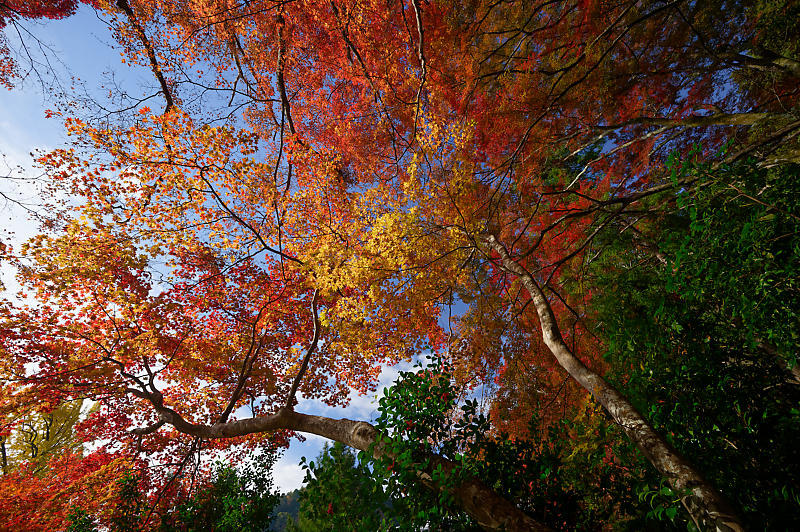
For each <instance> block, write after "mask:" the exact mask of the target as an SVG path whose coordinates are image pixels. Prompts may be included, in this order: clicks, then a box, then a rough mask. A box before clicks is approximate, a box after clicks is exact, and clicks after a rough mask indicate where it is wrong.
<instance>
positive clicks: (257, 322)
mask: <svg viewBox="0 0 800 532" xmlns="http://www.w3.org/2000/svg"><path fill="white" fill-rule="evenodd" d="M19 4H20V5H17V4H15V3H13V2H11V3H8V2H7V3H5V4H4V5H3V7H2V8H0V9H2V11H0V28H1V27H3V26H7V25H8V24H11V23H14V22H15V21H17V20H21V19H24V18H60V17H64V16H68V15H69V14H70V13H72V12H73V11H74V9H75V7H76V4H77V3H76V2H66V1H65V2H60V3H56V4H53V3H49V2H41V3H30V2H22V3H19ZM790 4H792V3H791V2H787V3H786V5H785V6H784V8H783V11H781V10H780V9H773V10H767V11H764V9H765V8H764V9H761V8H757V7H754V6H751V5H744V3H740V2H732V1H726V0H718V1H712V2H657V1H644V2H637V1H625V2H607V1H597V0H588V1H578V2H562V1H557V2H541V3H530V2H526V1H511V2H489V1H482V0H475V1H470V2H449V1H431V2H420V1H418V0H404V1H402V2H399V3H396V4H391V5H389V4H386V3H385V2H378V1H377V0H352V1H351V0H345V1H302V2H291V3H284V2H272V1H270V0H258V1H240V2H237V1H234V0H207V1H202V2H175V1H170V0H120V1H119V2H117V3H116V4H113V5H112V4H104V3H99V4H97V5H95V6H94V8H95V9H98V12H99V13H100V16H102V17H104V19H105V20H107V21H109V23H110V25H111V26H112V28H113V32H114V37H115V38H116V39H117V40H118V42H119V43H120V45H121V47H122V49H123V52H124V54H123V55H124V60H125V61H126V62H129V63H135V64H138V65H141V66H143V67H145V68H147V69H148V70H149V71H150V72H151V73H152V91H151V93H149V94H142V95H141V97H140V98H139V99H138V100H136V101H134V102H133V104H132V105H131V106H130V109H129V110H128V111H125V112H123V113H121V114H119V115H116V114H115V115H109V116H107V117H104V118H103V119H97V117H96V116H95V117H93V116H78V115H74V116H73V115H69V116H66V115H60V116H61V118H62V119H63V120H64V124H65V127H66V128H67V130H68V131H69V133H70V135H71V138H72V139H73V143H72V144H71V145H70V146H68V147H63V148H60V149H57V150H54V151H52V152H50V153H48V154H46V155H44V156H42V157H40V158H39V159H38V164H39V165H40V166H41V167H42V168H43V169H44V171H45V172H46V174H47V176H48V187H49V188H48V197H49V198H69V199H68V200H65V201H61V202H59V201H57V200H55V199H52V200H51V201H50V200H48V201H49V204H48V205H47V207H48V213H49V214H48V218H47V220H46V222H45V224H43V229H42V234H40V235H39V236H37V237H35V238H34V239H32V240H31V241H29V242H27V243H25V244H23V245H22V246H20V247H19V249H18V250H17V251H18V255H16V257H15V258H14V259H13V260H11V262H12V263H13V264H14V266H16V267H17V269H18V278H19V281H20V283H21V284H22V286H23V292H24V297H22V296H21V297H19V298H18V299H17V300H16V301H15V302H13V303H11V302H9V303H8V304H5V305H4V306H2V307H0V309H1V311H2V315H0V318H1V319H2V342H3V344H2V347H0V349H2V360H0V370H1V371H2V379H3V383H4V384H3V385H4V386H6V387H7V388H6V389H7V393H4V395H3V398H2V405H0V406H3V408H4V409H5V410H4V411H8V412H12V411H15V410H19V409H23V410H24V409H25V408H29V407H30V405H31V404H32V403H33V402H41V401H47V402H51V403H52V404H53V405H57V404H60V403H62V402H64V401H74V400H78V399H90V400H91V401H93V402H96V404H97V405H99V406H98V409H97V410H96V411H95V412H93V413H92V414H90V416H89V419H88V420H86V421H85V427H88V428H87V429H85V431H86V434H87V436H89V437H90V438H93V439H95V440H102V441H106V442H112V443H111V444H109V446H108V449H107V450H104V451H103V452H99V451H98V453H94V454H89V455H87V456H85V457H81V456H79V455H70V456H68V457H65V458H64V459H63V460H61V461H56V462H53V463H52V464H51V465H48V467H50V468H51V470H52V471H53V472H54V473H53V475H52V476H48V477H47V478H44V477H43V478H38V477H37V479H36V480H33V481H31V482H29V483H26V485H25V488H24V489H25V490H27V491H26V493H27V495H24V496H22V495H21V496H20V497H18V499H19V500H25V501H32V500H34V497H35V494H36V493H44V492H47V493H48V496H51V495H52V494H53V491H52V489H51V488H48V486H47V485H45V483H46V482H50V481H52V478H55V477H59V478H60V476H61V475H67V478H68V479H70V480H65V481H64V482H63V486H65V487H64V488H63V489H64V490H67V491H69V490H70V489H72V488H71V486H73V485H74V486H76V487H75V489H76V490H77V489H78V488H77V485H78V484H79V482H78V479H79V478H81V479H84V480H82V481H81V482H83V484H81V485H85V486H86V487H85V488H80V489H85V490H88V491H86V492H85V493H90V492H91V493H94V492H93V491H92V490H94V489H99V486H100V483H99V480H97V481H95V480H92V479H100V478H103V475H108V476H109V477H110V476H113V475H114V474H118V472H119V468H120V467H121V466H120V464H121V463H123V462H124V461H125V460H134V461H135V460H140V459H144V458H145V457H146V458H147V460H148V461H149V462H150V463H154V464H159V466H158V467H156V468H155V470H156V471H158V472H157V473H155V474H154V475H153V478H152V485H153V489H154V490H157V489H159V487H162V488H163V486H164V485H165V484H166V483H169V482H172V480H170V479H173V478H179V479H180V478H183V477H182V476H185V475H186V474H187V473H186V471H188V470H190V469H191V467H190V464H191V462H192V460H194V458H193V456H194V455H195V454H196V453H199V451H200V450H201V449H202V450H204V451H209V452H215V451H221V450H226V451H228V452H229V453H230V455H229V456H234V457H240V456H245V455H247V453H250V452H252V451H253V450H254V449H257V448H259V447H260V446H263V445H265V444H266V443H267V442H268V441H269V442H272V443H277V444H285V443H286V442H287V441H288V439H289V438H290V437H292V436H293V435H294V434H293V430H295V429H294V428H293V427H292V426H289V425H287V424H285V423H284V421H282V420H283V419H284V418H282V417H281V412H288V411H292V412H293V409H294V407H295V403H296V404H297V408H298V410H302V409H303V401H304V400H309V399H316V400H320V401H322V402H324V403H325V404H328V405H344V404H346V401H347V396H348V394H349V393H350V391H351V390H352V389H355V390H357V391H359V392H361V393H370V392H372V391H374V389H375V386H376V381H377V376H378V374H379V371H380V368H381V367H382V366H383V365H387V364H395V363H397V362H400V361H404V360H410V359H411V358H412V357H414V356H415V355H419V354H420V353H422V352H424V351H426V350H431V351H434V352H436V353H439V354H440V355H441V356H443V357H445V358H447V359H448V360H449V362H450V363H451V364H452V365H453V375H454V377H455V378H456V380H457V381H458V382H459V384H460V385H465V386H466V387H467V388H470V387H477V386H481V385H485V386H486V387H487V388H486V389H487V390H489V391H490V395H491V398H492V402H491V405H490V409H491V412H492V415H493V417H494V420H495V426H494V429H493V430H497V431H503V432H505V433H508V434H510V436H511V437H513V438H519V439H526V438H531V437H533V436H536V437H542V436H543V434H536V435H534V434H531V433H530V426H529V421H530V419H531V417H532V416H534V414H536V415H537V416H538V419H539V420H540V421H541V422H542V427H546V426H549V425H551V424H553V423H557V422H558V421H559V420H560V419H562V418H565V417H575V416H578V417H580V416H581V415H583V414H582V413H583V412H585V411H586V408H587V406H586V405H587V403H586V390H587V389H588V390H589V391H590V392H592V393H596V390H595V389H593V388H592V389H590V388H591V387H587V386H586V385H585V384H583V383H581V385H579V384H577V382H580V381H579V380H578V381H575V380H573V378H572V377H574V374H573V372H570V373H569V374H567V373H565V372H564V369H563V368H565V367H566V365H565V363H564V362H563V360H562V359H561V358H558V356H556V357H555V358H554V356H553V352H551V349H552V348H551V347H550V343H548V338H547V337H546V336H542V331H541V330H540V329H541V328H542V313H541V310H540V308H541V303H537V302H536V301H535V299H536V295H535V293H534V291H532V290H531V289H530V284H527V285H526V284H525V283H523V282H522V278H523V277H524V275H521V274H520V273H519V272H520V271H524V272H527V274H528V276H529V278H530V282H532V283H534V284H536V285H537V286H540V287H541V292H542V294H543V295H542V297H543V298H544V299H545V303H544V305H546V306H547V307H548V308H549V309H551V311H552V313H553V315H554V317H555V319H556V322H557V324H558V326H559V328H560V332H559V335H560V337H561V339H562V343H563V344H564V346H565V348H568V351H569V352H570V353H571V356H572V357H573V358H574V359H575V360H577V361H578V362H577V363H576V364H578V365H583V364H586V366H587V367H588V368H590V369H587V371H590V372H592V374H593V375H602V374H603V373H604V372H605V371H606V363H605V362H604V361H603V360H602V357H601V354H602V352H603V347H604V346H603V342H602V340H601V339H600V338H598V337H597V336H596V335H595V334H594V333H593V330H592V329H591V328H590V327H589V325H587V324H588V323H589V321H590V320H589V318H591V316H592V315H593V310H592V302H593V298H594V296H595V294H593V293H592V289H591V287H589V286H588V285H586V283H584V278H585V275H586V272H587V268H588V267H589V264H590V263H591V262H592V261H593V260H595V258H596V257H597V256H599V254H600V253H602V252H603V246H602V245H601V244H599V243H598V241H597V238H596V237H597V236H598V235H600V234H602V233H603V231H605V230H607V229H608V228H609V227H620V228H621V229H620V231H630V232H634V231H637V234H642V235H644V234H645V233H646V224H647V223H651V222H652V221H653V220H655V219H658V218H659V217H660V216H661V215H662V214H663V212H666V211H665V210H664V209H669V208H673V207H674V205H675V203H674V198H669V197H667V198H666V199H662V198H664V197H663V196H659V195H658V194H660V193H662V192H664V191H667V190H674V189H675V188H674V187H677V188H678V189H681V187H683V188H685V187H689V186H692V185H693V184H694V181H693V180H692V178H691V176H683V177H681V180H680V181H678V180H677V178H674V179H671V177H672V176H670V175H669V173H668V171H667V170H665V168H666V166H665V163H666V162H667V160H668V157H669V155H670V154H671V153H675V152H677V153H679V154H687V153H689V150H690V148H691V147H692V146H694V145H695V144H697V143H701V146H702V147H701V148H700V149H699V150H698V149H695V151H693V152H691V155H687V157H694V158H695V159H700V158H702V159H704V160H709V161H712V162H714V164H723V163H732V162H734V161H736V160H738V159H740V158H744V157H747V156H756V157H759V158H760V159H761V160H763V161H765V164H778V162H786V161H789V162H797V145H796V133H797V129H798V127H800V126H799V124H798V121H797V114H796V109H797V103H798V88H797V87H798V85H797V78H798V77H800V66H799V65H800V63H798V60H797V58H796V55H795V53H796V50H794V49H791V46H790V45H786V46H784V47H783V48H779V47H777V45H776V44H775V42H776V38H775V35H777V34H779V33H780V31H783V30H781V28H784V30H785V32H790V33H791V31H794V32H795V33H791V34H792V35H796V25H795V26H792V25H791V24H790V23H789V22H787V21H786V19H787V17H788V15H790V14H791V13H794V12H795V11H793V10H795V7H796V6H793V5H790ZM762 7H763V6H762ZM759 9H761V11H759ZM723 14H724V15H723ZM787 14H788V15H787ZM787 28H788V29H787ZM792 28H794V29H792ZM0 45H2V41H0ZM0 53H2V50H0ZM2 57H8V55H7V53H6V54H5V55H3V56H2ZM4 61H10V59H4ZM3 65H4V67H3V68H4V70H3V71H2V74H0V80H3V81H4V82H5V83H6V84H8V83H9V82H10V80H11V79H12V78H11V72H12V70H11V68H12V66H5V65H12V63H10V62H7V63H3ZM766 80H769V89H767V88H766ZM153 95H158V96H159V98H158V99H151V98H150V97H151V96H153ZM156 102H157V103H156ZM731 139H735V143H734V144H733V146H732V147H730V148H727V151H725V149H723V148H726V147H727V146H728V144H729V142H730V141H731ZM653 198H659V199H658V201H659V202H660V203H654V201H651V200H652V199H653ZM659 209H662V210H661V211H659ZM626 224H627V226H626ZM639 227H642V229H639ZM489 237H491V238H493V239H494V240H492V239H490V238H489ZM643 240H646V239H644V238H643ZM492 242H496V243H497V245H493V244H492ZM643 246H646V243H645V244H643ZM501 249H504V250H505V253H507V255H508V256H507V258H505V257H503V254H502V253H501V251H499V250H501ZM642 249H644V248H642ZM513 265H516V266H513ZM512 266H513V267H512ZM514 268H516V269H514ZM537 305H539V307H537ZM537 311H538V313H537ZM587 320H588V321H587ZM567 365H568V364H567ZM567 371H570V370H569V369H568V370H567ZM570 375H571V376H572V377H570ZM598 378H599V377H598ZM298 386H299V388H298ZM297 390H299V392H300V395H297V394H296V391H297ZM596 398H597V395H596ZM598 400H600V399H598ZM601 402H602V401H601ZM607 410H609V409H608V408H607ZM611 415H612V416H613V415H614V414H613V413H612V414H611ZM250 418H257V419H262V420H263V419H274V420H276V421H275V425H274V426H275V427H276V428H275V429H274V430H269V431H267V430H255V429H252V430H251V429H250V428H248V427H250V425H246V424H245V423H240V424H238V425H236V424H235V423H238V422H239V421H242V420H245V419H250ZM7 427H8V428H6V429H3V430H4V431H9V430H13V423H11V422H9V423H8V424H7ZM226 431H227V432H226ZM209 435H210V436H209ZM636 444H637V445H640V446H641V443H640V442H638V441H636ZM610 448H611V447H610V446H609V449H610ZM609 452H610V451H609ZM647 453H648V451H647V450H645V454H647ZM122 457H125V458H122ZM176 457H177V458H176ZM614 459H615V458H614V457H613V456H612V457H608V461H609V463H614ZM70 460H72V461H74V463H75V464H79V465H75V466H74V467H67V465H68V462H69V461H70ZM651 461H652V460H651ZM69 463H73V462H69ZM175 463H178V467H177V472H176V471H175V467H173V468H172V469H170V468H168V467H166V465H167V464H171V465H173V466H174V464H175ZM161 465H163V466H164V467H163V468H161V469H159V467H160V466H161ZM657 468H658V466H657ZM659 471H660V470H659ZM11 474H12V475H24V474H25V470H24V468H23V469H20V470H19V471H15V472H13V473H11ZM2 486H4V487H3V488H2V489H9V488H8V482H6V480H5V479H4V480H3V483H2ZM65 493H66V492H65ZM69 493H70V495H69V496H70V497H72V496H73V495H72V492H69ZM75 493H77V492H75ZM74 496H75V497H78V495H74ZM83 496H87V495H85V494H84V495H83ZM57 499H58V500H59V501H62V502H63V501H65V500H67V497H66V496H60V497H57ZM0 500H2V498H0ZM92 500H95V501H96V504H97V508H98V509H99V508H101V506H102V504H103V501H104V500H105V499H103V496H101V495H97V496H96V497H95V495H92ZM62 502H60V503H59V504H62ZM19 504H31V503H30V502H24V503H23V502H20V503H19ZM65 504H66V503H63V504H62V506H58V507H54V506H48V508H51V509H50V510H48V511H49V512H51V515H50V516H49V517H47V519H52V520H53V521H52V523H54V524H53V526H56V524H55V523H61V522H62V521H58V519H60V518H61V517H57V516H59V515H60V516H62V517H63V512H64V509H65V508H66V506H65ZM687 508H688V505H687ZM98 511H103V510H98ZM715 511H716V510H715ZM30 512H33V510H21V511H20V515H23V514H24V515H25V516H27V517H25V519H32V520H34V521H30V522H31V523H33V522H35V520H36V519H39V520H41V519H44V518H43V517H41V516H40V515H39V514H31V513H30ZM690 512H693V513H692V515H693V516H696V515H700V514H702V511H701V512H700V514H698V513H697V511H695V510H693V509H691V508H690ZM713 513H714V512H712V514H713ZM723 513H724V512H723ZM715 515H716V514H715ZM731 515H732V514H731ZM726 518H727V517H726ZM731 518H732V519H733V517H731ZM703 519H704V518H703ZM41 522H45V521H41ZM47 522H48V523H49V522H50V521H47Z"/></svg>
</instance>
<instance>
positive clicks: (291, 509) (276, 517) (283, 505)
mask: <svg viewBox="0 0 800 532" xmlns="http://www.w3.org/2000/svg"><path fill="white" fill-rule="evenodd" d="M299 510H300V490H299V489H297V490H294V491H290V492H289V493H286V494H284V495H283V496H282V497H281V500H280V502H279V503H278V505H277V506H276V507H275V510H273V512H272V524H271V525H270V527H269V529H270V531H272V532H283V531H284V530H286V523H287V522H288V521H289V519H293V520H294V521H297V513H298V511H299Z"/></svg>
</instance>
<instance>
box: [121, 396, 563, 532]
mask: <svg viewBox="0 0 800 532" xmlns="http://www.w3.org/2000/svg"><path fill="white" fill-rule="evenodd" d="M129 392H131V393H134V395H137V396H138V397H142V398H145V399H150V400H151V402H152V404H153V406H154V407H155V408H156V411H157V412H158V413H159V415H160V417H161V420H160V421H159V422H157V423H154V424H153V425H150V426H149V427H144V428H141V429H134V430H133V433H134V434H136V435H139V436H141V435H144V434H149V433H152V432H155V431H156V430H158V429H159V428H160V427H161V426H163V425H164V424H165V423H169V424H170V425H172V426H173V427H175V428H176V429H177V430H178V431H180V432H183V433H185V434H189V435H191V436H196V437H199V438H203V439H216V438H232V437H235V436H244V435H246V434H254V433H260V432H270V431H274V430H280V429H285V430H292V431H297V432H306V433H310V434H316V435H318V436H322V437H323V438H328V439H329V440H334V441H338V442H341V443H343V444H345V445H349V446H350V447H353V448H354V449H358V450H360V451H364V452H368V453H369V452H371V453H372V455H373V456H374V457H375V458H380V457H382V456H384V455H385V454H386V452H385V451H384V446H383V445H380V444H378V445H375V446H374V448H372V449H370V446H371V445H372V444H373V443H375V442H376V438H377V436H378V431H377V430H376V429H375V427H373V426H372V425H371V424H369V423H367V422H365V421H352V420H350V419H332V418H328V417H322V416H313V415H308V414H301V413H299V412H295V411H294V410H292V409H290V408H282V409H280V410H278V412H276V413H275V414H273V415H270V416H262V417H256V418H249V419H241V420H236V421H229V422H227V423H217V424H214V425H199V424H195V423H190V422H188V421H186V420H185V419H183V417H181V416H180V414H178V413H177V412H175V411H174V410H173V409H171V408H169V407H166V406H164V405H163V404H160V398H158V397H155V396H152V394H150V395H151V396H152V397H148V395H147V394H145V393H144V392H141V391H138V390H129ZM431 459H432V462H433V463H434V464H436V465H437V466H438V465H441V466H442V469H443V470H444V471H445V472H450V471H452V470H454V469H455V468H456V464H454V463H452V462H450V461H449V460H445V459H443V458H441V457H439V456H437V455H434V454H432V455H431ZM417 476H418V478H419V480H420V481H421V482H422V483H423V484H424V485H425V486H427V487H428V488H430V489H431V490H434V491H438V490H440V489H441V487H440V486H438V485H437V484H436V483H435V482H433V480H432V478H431V476H430V474H429V472H425V471H419V472H417ZM448 489H450V494H451V495H452V497H453V499H454V500H455V501H456V503H457V504H458V505H459V506H460V507H461V508H462V509H463V510H464V511H465V512H466V513H468V514H469V515H470V516H471V517H472V518H473V519H475V521H476V522H477V523H478V524H479V525H480V526H481V527H483V528H484V529H485V530H506V531H508V532H515V531H520V532H522V531H549V530H551V529H550V528H548V527H547V526H545V525H543V524H542V523H539V522H537V521H535V520H534V519H532V518H530V517H529V516H527V515H526V514H525V513H524V512H522V511H521V510H520V509H519V508H517V507H516V506H515V505H514V504H512V503H511V502H510V501H508V500H506V499H505V498H503V497H501V496H500V495H498V494H497V493H495V492H494V491H493V490H492V489H491V488H489V487H488V486H486V485H485V484H483V483H482V482H480V481H478V480H466V481H464V482H462V483H460V484H458V485H457V486H455V487H452V488H448Z"/></svg>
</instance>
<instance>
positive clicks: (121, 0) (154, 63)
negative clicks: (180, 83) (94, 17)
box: [117, 0, 175, 114]
mask: <svg viewBox="0 0 800 532" xmlns="http://www.w3.org/2000/svg"><path fill="white" fill-rule="evenodd" d="M117 7H119V8H120V9H121V10H122V11H123V12H124V13H125V16H127V17H128V22H130V24H131V26H133V29H134V31H136V34H137V36H138V37H139V40H140V41H141V43H142V46H144V50H145V52H147V58H148V59H149V60H150V68H151V69H152V71H153V74H155V76H156V79H157V80H158V83H159V85H161V92H162V93H163V94H164V99H165V100H166V101H167V105H166V107H164V114H167V113H169V112H170V110H171V109H172V108H173V107H174V106H175V100H174V98H173V97H172V91H171V90H170V88H169V85H167V80H166V79H165V78H164V73H163V72H162V71H161V65H159V64H158V59H157V58H156V52H155V50H154V49H153V45H152V43H151V42H150V40H149V39H148V38H147V34H146V33H145V32H144V28H143V27H142V25H141V24H140V23H139V20H138V19H137V18H136V15H135V14H134V12H133V9H131V6H130V5H129V4H128V0H117Z"/></svg>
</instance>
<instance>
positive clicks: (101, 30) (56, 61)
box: [0, 6, 410, 491]
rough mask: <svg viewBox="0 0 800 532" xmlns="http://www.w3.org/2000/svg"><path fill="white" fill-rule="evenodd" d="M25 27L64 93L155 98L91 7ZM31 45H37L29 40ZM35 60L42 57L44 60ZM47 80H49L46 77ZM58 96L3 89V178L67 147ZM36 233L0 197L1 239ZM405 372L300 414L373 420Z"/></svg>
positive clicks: (287, 461) (19, 193) (279, 469)
mask: <svg viewBox="0 0 800 532" xmlns="http://www.w3.org/2000/svg"><path fill="white" fill-rule="evenodd" d="M23 26H24V27H25V29H26V30H28V31H30V33H31V34H32V35H34V36H36V37H38V38H39V39H41V41H42V42H43V44H45V45H46V46H47V48H45V49H46V50H48V52H47V53H48V56H47V58H48V59H49V60H50V63H51V65H53V66H54V67H55V69H56V75H57V77H58V79H59V80H61V83H62V87H61V88H62V89H63V90H65V91H67V92H69V91H70V90H72V87H71V86H70V85H71V82H70V80H72V79H73V78H74V79H76V80H77V81H78V83H77V84H75V86H80V84H81V83H82V84H83V86H84V87H85V88H86V90H87V91H88V93H89V94H90V95H91V96H92V97H95V98H97V99H99V100H102V99H104V98H105V97H106V94H107V89H105V88H103V85H104V84H105V82H106V81H107V80H108V79H110V76H111V75H112V74H113V76H114V77H116V79H117V80H119V81H121V82H123V83H124V84H125V86H126V87H127V88H129V89H130V88H131V87H134V88H137V89H141V91H142V94H149V93H151V92H153V86H154V84H155V81H154V80H153V79H152V74H151V73H150V72H149V71H148V70H146V69H144V68H141V67H134V68H131V67H130V66H129V65H123V64H121V62H120V55H119V52H118V51H117V50H116V49H115V48H114V42H113V39H112V38H111V35H110V32H109V30H108V28H107V27H106V26H105V24H103V23H102V21H100V20H99V19H98V18H97V16H96V15H95V13H94V12H93V11H92V10H91V9H88V8H86V7H85V6H84V7H82V8H81V9H80V10H79V12H78V13H77V14H76V15H74V16H72V17H70V18H68V19H66V20H60V21H48V22H46V23H30V22H24V23H23ZM9 39H10V41H11V43H12V45H13V43H14V35H13V34H11V35H9ZM31 42H35V41H33V40H32V39H31ZM36 50H37V47H33V51H36ZM36 58H37V59H38V60H43V59H45V57H43V56H41V55H40V56H38V57H36ZM23 66H24V65H23ZM43 72H44V71H43ZM45 81H51V79H50V78H48V77H45ZM57 90H58V89H53V88H52V87H47V88H45V87H43V84H42V83H41V81H40V80H39V79H37V76H36V75H35V74H32V75H30V76H28V77H27V78H26V79H25V80H24V81H23V82H21V83H19V84H18V85H17V87H16V88H15V89H14V90H11V91H8V90H5V89H0V91H1V92H0V154H2V155H3V157H4V159H5V163H3V162H2V161H0V175H3V176H6V175H9V172H8V171H7V167H16V166H20V167H22V169H23V170H22V175H25V176H27V177H33V176H36V175H38V171H37V170H36V169H35V168H34V167H33V165H32V158H31V156H30V153H31V152H35V151H37V150H39V151H47V150H49V149H53V148H56V147H59V146H62V145H64V144H65V142H66V140H67V137H66V134H65V132H64V130H63V127H62V123H61V121H60V120H59V119H58V118H53V119H47V118H45V110H46V109H48V108H55V105H56V103H55V100H54V98H53V94H51V93H52V92H56V91H57ZM81 111H86V112H89V113H91V112H92V111H93V110H92V109H82V110H80V111H79V112H81ZM0 192H2V193H4V194H6V195H9V196H11V197H14V198H17V199H22V200H25V199H33V200H34V201H35V200H36V197H37V191H36V189H35V187H33V186H31V185H30V184H28V183H20V182H14V181H9V180H7V179H0ZM35 232H36V225H35V223H34V222H33V221H32V220H31V219H30V218H29V217H28V216H26V214H25V212H24V211H23V210H22V209H20V208H18V207H16V206H15V205H13V204H11V203H7V202H2V199H0V239H3V240H4V241H6V242H11V243H12V244H13V243H19V242H22V241H23V240H25V239H26V238H27V237H29V236H32V235H33V234H35ZM0 278H1V279H2V281H3V283H4V284H5V286H6V288H7V289H8V291H9V292H14V291H15V286H16V283H15V282H14V280H13V277H12V276H11V275H10V272H9V271H0ZM408 368H410V364H404V365H402V366H401V367H400V368H385V369H384V371H383V372H382V374H381V379H380V386H379V389H378V391H377V393H376V394H369V395H367V396H360V395H358V394H357V393H354V394H353V395H352V396H351V403H350V405H349V406H348V407H346V408H331V407H328V406H326V405H323V404H321V403H318V402H311V401H302V400H301V401H300V404H299V405H298V407H297V408H298V410H299V411H302V412H305V413H310V414H318V415H325V416H331V417H347V418H350V419H359V420H371V419H373V418H374V417H375V415H376V406H377V399H376V397H378V394H380V393H381V392H382V389H383V387H385V386H387V385H390V384H391V382H393V381H394V379H395V378H396V377H397V374H398V372H399V371H400V369H408ZM324 442H325V440H324V439H323V438H320V437H317V436H313V435H309V436H307V437H306V441H305V442H302V443H301V442H298V441H296V440H295V441H293V442H292V444H291V446H290V447H289V449H287V450H286V451H285V452H284V455H283V457H282V458H281V459H280V461H279V462H278V463H277V464H276V467H275V470H274V478H275V482H276V485H277V486H278V488H279V489H281V490H284V491H287V490H291V489H294V488H297V487H299V486H300V485H301V483H302V478H303V473H302V470H301V469H300V467H299V465H298V462H299V460H300V457H301V456H307V457H309V458H312V459H313V458H315V457H316V456H317V454H318V453H319V452H320V450H321V448H322V446H323V444H324Z"/></svg>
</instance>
